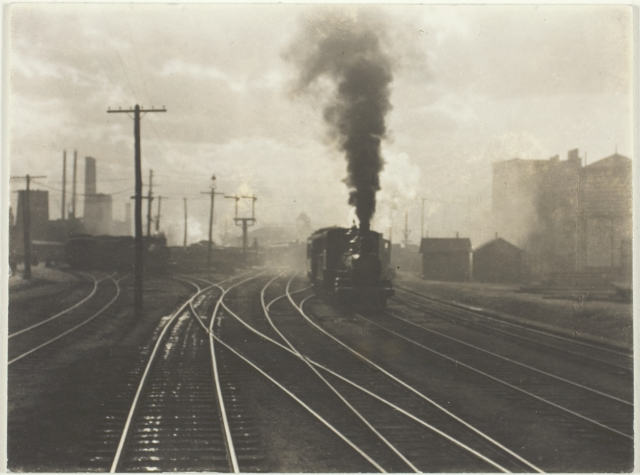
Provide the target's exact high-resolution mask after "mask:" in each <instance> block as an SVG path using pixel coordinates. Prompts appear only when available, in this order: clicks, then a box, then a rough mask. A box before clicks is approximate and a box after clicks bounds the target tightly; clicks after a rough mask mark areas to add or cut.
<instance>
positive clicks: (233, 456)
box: [8, 267, 633, 473]
mask: <svg viewBox="0 0 640 475" xmlns="http://www.w3.org/2000/svg"><path fill="white" fill-rule="evenodd" d="M74 278H75V280H74V281H73V284H70V285H68V286H64V287H62V288H61V289H57V291H56V292H55V293H49V294H46V293H45V294H43V295H40V296H37V297H34V298H33V299H29V300H28V301H27V302H25V301H24V300H25V299H20V298H15V299H12V300H11V307H10V314H9V315H10V319H9V358H8V363H9V366H8V374H9V387H10V393H9V400H8V403H9V404H8V408H9V411H8V456H9V457H8V458H9V468H10V469H11V470H14V471H47V470H50V469H51V467H56V469H60V470H64V471H111V472H148V471H176V470H177V471H223V472H225V471H226V472H307V471H312V472H363V471H364V472H462V471H472V472H503V473H509V472H539V473H540V472H563V471H581V472H591V471H600V472H601V471H628V470H630V469H631V468H632V466H633V456H632V455H633V371H632V358H631V353H630V352H629V351H625V350H624V349H622V348H620V347H611V346H607V345H605V344H599V343H596V342H594V341H592V340H588V339H584V338H578V337H574V338H571V337H568V336H567V335H565V334H561V333H558V332H553V331H549V330H541V329H540V328H539V327H536V326H534V325H526V324H519V323H515V322H513V321H507V320H502V319H500V318H498V317H496V316H495V315H491V314H486V313H483V312H480V311H474V310H471V309H469V308H465V307H462V306H460V305H457V304H453V303H451V302H445V301H442V300H437V299H433V298H431V297H428V296H427V295H425V294H423V293H420V292H419V291H416V290H415V288H412V289H408V288H404V287H402V286H398V287H397V288H396V296H395V297H394V298H392V299H390V300H389V302H388V306H387V307H386V308H383V307H377V308H374V307H368V308H351V307H345V306H343V305H337V304H336V303H335V302H334V301H333V300H331V299H329V298H327V297H326V295H323V294H322V293H319V292H318V289H317V287H312V286H311V285H310V283H309V280H308V279H307V277H306V276H305V275H304V273H302V272H294V271H291V270H287V269H276V268H268V267H261V268H247V269H245V270H239V271H238V272H237V273H236V274H232V275H222V274H220V275H218V274H213V275H211V276H207V275H204V274H180V275H173V276H162V277H157V278H154V279H149V280H148V281H147V282H146V284H145V285H146V288H145V314H144V316H142V317H141V318H140V319H139V320H138V321H134V320H133V316H132V314H131V311H130V309H131V301H132V284H133V283H132V279H131V276H130V275H129V274H122V273H120V274H118V273H101V272H97V271H93V272H82V273H80V272H78V273H75V274H74ZM425 285H428V283H425Z"/></svg>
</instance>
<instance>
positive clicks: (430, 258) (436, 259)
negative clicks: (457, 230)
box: [420, 237, 471, 282]
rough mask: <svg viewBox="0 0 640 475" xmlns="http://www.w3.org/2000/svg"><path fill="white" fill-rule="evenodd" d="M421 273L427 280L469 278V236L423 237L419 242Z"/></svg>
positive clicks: (457, 280)
mask: <svg viewBox="0 0 640 475" xmlns="http://www.w3.org/2000/svg"><path fill="white" fill-rule="evenodd" d="M420 253H421V254H422V275H423V276H424V278H425V279H427V280H444V281H453V282H466V281H469V280H471V240H470V239H469V238H457V237H456V238H424V239H422V241H421V242H420Z"/></svg>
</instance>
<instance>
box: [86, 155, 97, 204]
mask: <svg viewBox="0 0 640 475" xmlns="http://www.w3.org/2000/svg"><path fill="white" fill-rule="evenodd" d="M84 194H85V196H86V195H95V194H96V159H95V158H91V157H85V165H84Z"/></svg>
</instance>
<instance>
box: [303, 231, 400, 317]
mask: <svg viewBox="0 0 640 475" xmlns="http://www.w3.org/2000/svg"><path fill="white" fill-rule="evenodd" d="M390 252H391V246H390V243H389V241H387V240H385V239H383V238H382V235H381V234H380V233H377V232H375V231H371V230H369V229H362V228H360V229H358V228H356V227H355V226H354V227H352V228H351V229H346V228H340V227H332V228H323V229H319V230H318V231H316V232H315V233H313V234H312V235H311V236H310V237H309V239H308V240H307V276H308V277H309V279H310V280H311V282H312V284H313V285H314V286H318V287H321V288H322V289H324V290H325V291H326V292H327V293H329V294H330V295H332V296H334V297H335V298H336V300H337V301H338V302H341V303H348V304H352V305H356V306H369V305H373V306H381V307H385V306H386V304H387V299H388V298H389V297H392V296H393V295H394V291H393V288H392V286H391V280H390V279H389V278H388V277H387V275H386V274H387V272H386V268H387V266H388V264H389V260H390Z"/></svg>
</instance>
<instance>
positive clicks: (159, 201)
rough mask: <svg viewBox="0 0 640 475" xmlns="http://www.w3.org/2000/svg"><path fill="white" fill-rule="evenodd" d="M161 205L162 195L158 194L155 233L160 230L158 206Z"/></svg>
mask: <svg viewBox="0 0 640 475" xmlns="http://www.w3.org/2000/svg"><path fill="white" fill-rule="evenodd" d="M161 205H162V196H158V216H156V234H157V233H159V232H160V207H161Z"/></svg>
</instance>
